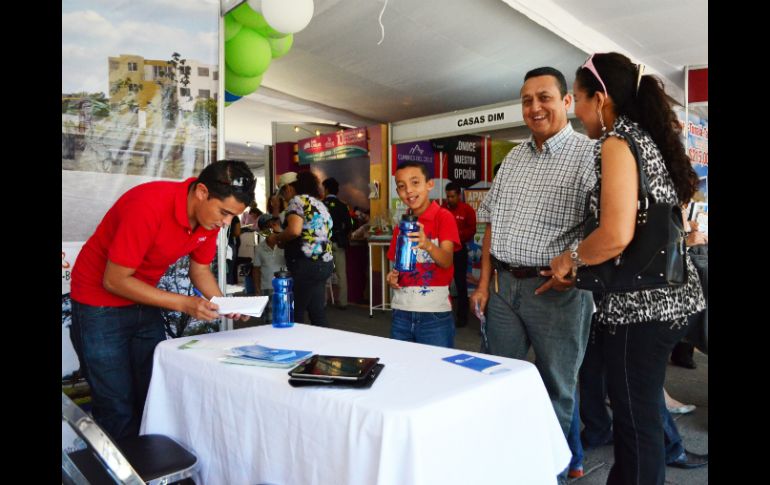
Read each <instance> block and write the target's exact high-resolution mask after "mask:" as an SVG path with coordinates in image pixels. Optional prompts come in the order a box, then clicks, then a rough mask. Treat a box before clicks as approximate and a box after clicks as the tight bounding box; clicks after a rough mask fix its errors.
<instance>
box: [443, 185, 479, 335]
mask: <svg viewBox="0 0 770 485" xmlns="http://www.w3.org/2000/svg"><path fill="white" fill-rule="evenodd" d="M444 190H445V192H446V200H445V201H444V203H443V204H442V206H441V207H444V208H445V209H447V210H449V212H451V213H452V215H453V216H454V218H455V222H457V230H458V232H459V233H460V249H459V250H458V251H455V253H454V261H453V264H454V268H455V289H456V290H457V309H456V311H457V313H456V318H455V325H456V326H458V327H464V326H466V325H468V280H467V272H468V246H466V244H468V243H469V242H470V241H472V240H473V235H474V234H476V211H474V210H473V207H471V206H469V205H468V204H466V203H465V202H463V201H461V200H460V186H459V185H457V184H456V183H454V182H449V183H448V184H447V185H446V189H444Z"/></svg>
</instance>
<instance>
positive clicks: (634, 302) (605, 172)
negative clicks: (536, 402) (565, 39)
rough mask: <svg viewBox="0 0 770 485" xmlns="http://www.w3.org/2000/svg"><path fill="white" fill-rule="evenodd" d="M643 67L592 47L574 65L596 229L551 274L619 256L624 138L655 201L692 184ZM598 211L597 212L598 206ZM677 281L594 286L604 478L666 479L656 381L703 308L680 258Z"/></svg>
mask: <svg viewBox="0 0 770 485" xmlns="http://www.w3.org/2000/svg"><path fill="white" fill-rule="evenodd" d="M643 71H644V66H643V65H641V64H639V65H637V64H633V63H632V62H631V60H630V59H628V58H627V57H626V56H623V55H621V54H618V53H614V52H613V53H606V54H594V55H592V56H591V57H590V58H589V59H588V61H586V63H585V64H583V66H582V67H580V68H579V69H578V70H577V73H576V79H575V83H574V86H573V87H574V91H575V115H576V116H577V117H578V118H580V121H582V122H583V125H584V126H585V128H586V130H587V132H588V136H590V137H591V138H594V139H599V143H597V144H596V147H595V149H594V159H595V164H596V174H597V179H598V182H597V185H596V187H595V188H594V189H593V191H592V192H591V196H590V210H591V212H592V213H593V214H594V215H595V216H596V215H597V214H598V213H599V212H601V219H600V221H599V227H598V228H597V229H596V230H594V231H593V232H592V233H591V234H589V235H588V237H586V238H585V239H584V240H583V241H581V242H580V244H579V245H577V246H575V247H573V248H570V249H568V250H567V251H565V252H564V253H562V254H561V255H559V256H557V257H555V258H554V259H553V260H552V261H551V269H552V270H553V277H554V278H556V279H557V280H558V281H560V282H563V283H567V282H570V281H573V280H574V278H573V276H574V275H575V271H576V269H577V267H578V266H582V265H596V264H600V263H603V262H605V261H607V260H610V259H612V258H615V257H616V256H618V255H619V254H620V253H621V252H622V251H623V250H624V249H625V248H626V247H627V246H628V244H629V243H630V242H631V240H632V239H633V237H634V229H635V227H636V210H637V193H638V192H637V191H638V186H639V180H638V179H639V177H638V175H637V168H636V161H635V159H634V155H633V154H632V152H631V149H630V148H629V144H628V142H627V140H633V141H634V142H636V144H637V146H638V147H639V154H640V155H639V156H640V158H641V160H640V162H641V164H642V169H643V170H644V173H645V175H646V177H647V179H648V180H649V183H650V188H651V194H652V196H653V197H654V199H655V200H656V201H658V202H668V203H677V204H682V203H683V202H686V201H689V200H690V199H691V198H692V196H693V194H694V193H695V191H696V190H697V188H698V176H697V175H696V173H695V171H694V170H693V169H692V165H691V164H690V160H689V159H688V157H687V155H686V153H685V150H684V147H683V145H682V141H681V139H680V132H681V128H680V126H679V123H678V121H677V118H676V115H675V114H674V112H673V111H672V110H671V107H670V105H669V104H668V101H667V99H666V95H665V92H664V91H663V85H662V83H661V82H660V80H658V79H657V78H655V77H652V76H644V75H643ZM599 209H601V210H599ZM685 261H686V264H687V274H688V279H687V281H686V282H685V284H683V285H681V286H670V287H665V288H659V289H653V290H639V291H632V292H627V293H605V294H598V293H594V299H595V300H596V313H595V314H594V329H593V333H594V336H593V338H592V343H590V344H589V347H591V346H595V348H594V349H593V350H594V351H596V352H600V353H601V356H602V358H603V366H604V371H605V374H606V378H607V390H608V393H609V396H610V401H611V402H612V411H613V416H612V426H613V430H614V431H613V437H614V448H615V463H614V464H613V466H612V469H611V470H610V474H609V477H608V478H607V483H608V484H634V485H648V484H649V485H655V484H660V485H662V484H663V482H664V480H665V466H666V461H665V456H664V447H663V422H662V415H661V407H662V399H663V382H664V379H665V372H666V364H667V361H668V356H669V354H670V353H671V349H672V348H673V347H674V344H676V342H678V341H679V340H680V339H681V338H682V337H683V336H684V335H685V334H686V333H687V316H688V315H691V314H693V313H696V312H698V311H700V310H702V309H703V308H704V306H705V302H704V299H703V293H702V291H701V287H700V283H699V280H698V273H697V272H696V270H695V268H694V266H693V264H692V261H690V258H689V256H685Z"/></svg>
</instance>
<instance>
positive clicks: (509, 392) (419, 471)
mask: <svg viewBox="0 0 770 485" xmlns="http://www.w3.org/2000/svg"><path fill="white" fill-rule="evenodd" d="M196 338H197V339H198V342H197V343H195V344H194V345H191V346H189V348H186V349H180V348H179V347H180V344H185V343H186V342H189V341H190V339H180V340H177V341H170V340H169V341H166V342H163V343H161V344H159V345H158V347H157V349H156V352H155V360H154V366H153V370H152V375H153V378H152V383H151V384H150V390H149V393H148V396H147V404H146V407H145V412H144V417H143V420H142V426H141V431H140V432H141V433H143V434H144V433H161V434H165V435H167V436H170V437H172V438H174V439H176V440H177V441H179V442H181V443H183V444H186V445H189V446H190V447H192V448H193V449H195V452H196V454H197V455H198V458H199V460H200V476H201V479H202V482H203V483H206V484H208V485H218V484H235V483H286V484H288V483H298V484H304V483H320V484H327V483H329V484H331V483H334V484H340V485H345V484H351V485H357V484H377V483H380V484H391V483H398V484H402V485H411V484H414V485H421V484H434V483H435V484H439V483H440V484H443V485H451V484H458V485H459V484H468V483H522V484H524V483H525V484H528V485H538V484H553V483H555V477H556V475H557V474H558V473H559V472H560V471H562V470H563V469H564V468H565V467H566V466H567V464H568V462H569V458H570V451H569V448H568V446H567V442H566V440H565V439H564V434H563V433H562V431H561V427H560V426H559V423H558V420H557V419H556V415H555V413H554V411H553V406H552V405H551V402H550V399H549V397H548V393H547V392H546V390H545V386H544V385H543V382H542V380H541V378H540V375H539V373H538V371H537V368H536V367H535V366H534V365H533V364H531V363H529V362H524V361H521V360H514V359H507V358H504V357H495V358H494V360H495V361H497V362H499V363H500V364H501V365H502V366H504V367H507V368H509V369H510V371H507V372H502V373H499V374H495V375H485V374H483V373H481V372H473V371H469V370H468V369H466V368H464V367H461V366H459V365H455V364H453V363H449V362H446V361H444V360H442V359H444V358H446V357H449V356H453V355H456V354H457V350H455V349H447V348H442V347H435V346H429V345H420V344H415V343H411V342H403V341H399V340H392V339H384V338H380V337H373V336H369V335H363V334H359V333H353V332H344V331H340V330H334V329H330V328H321V327H314V326H310V325H302V324H296V325H294V326H293V327H291V328H288V329H276V328H273V327H270V326H260V327H252V328H246V329H241V330H235V331H230V332H219V333H216V334H209V335H204V336H200V337H196ZM254 341H259V342H260V343H261V344H263V345H266V346H270V347H274V348H296V349H307V350H311V351H313V352H314V353H317V354H327V355H337V356H340V355H342V356H345V355H358V356H366V357H379V359H380V360H379V362H380V363H381V364H384V365H385V367H384V369H382V372H381V374H380V375H379V377H378V378H377V381H376V382H375V383H374V385H372V386H371V387H370V388H368V389H341V388H323V387H299V388H295V387H292V386H290V385H289V382H288V381H289V376H288V375H287V371H286V369H276V368H268V367H261V366H243V365H228V364H224V363H222V362H220V361H219V360H218V359H219V357H222V356H223V355H224V354H225V353H226V352H227V351H226V350H225V349H226V348H228V347H237V346H239V345H244V344H248V343H253V342H254ZM473 354H474V355H476V356H477V357H481V355H480V354H475V353H473ZM180 394H183V395H184V396H186V397H185V398H182V399H180ZM212 410H236V411H235V412H212ZM480 411H481V412H480ZM447 423H451V425H447ZM512 430H513V431H512ZM223 444H226V446H223ZM501 457H504V459H501Z"/></svg>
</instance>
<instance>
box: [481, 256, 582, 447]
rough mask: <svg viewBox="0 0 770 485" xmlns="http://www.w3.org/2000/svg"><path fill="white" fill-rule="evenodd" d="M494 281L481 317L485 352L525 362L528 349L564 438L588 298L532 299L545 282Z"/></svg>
mask: <svg viewBox="0 0 770 485" xmlns="http://www.w3.org/2000/svg"><path fill="white" fill-rule="evenodd" d="M493 278H494V276H493ZM498 281H499V291H498V292H495V288H494V283H493V284H492V285H490V286H491V288H490V292H489V293H490V294H489V303H488V304H487V311H486V317H487V337H488V340H489V351H490V353H491V354H494V355H500V356H503V357H510V358H514V359H520V360H525V359H526V358H527V352H528V351H529V347H530V346H532V347H533V348H534V351H535V366H536V367H537V369H538V371H539V372H540V376H541V377H542V379H543V383H544V384H545V388H546V389H547V390H548V395H549V397H550V398H551V404H553V408H554V411H555V412H556V417H557V418H558V419H559V424H560V425H561V429H562V431H563V432H564V436H565V438H566V437H567V436H568V435H569V430H570V426H571V424H572V413H573V411H574V408H575V386H576V383H577V375H578V369H579V368H580V363H581V362H582V361H583V354H584V353H585V349H586V343H587V341H588V331H589V329H590V322H591V313H592V311H593V305H592V303H591V293H589V292H587V291H585V290H578V289H575V288H572V289H569V290H567V291H555V290H549V291H547V292H545V293H543V294H542V295H535V289H537V288H538V287H539V286H541V285H542V284H543V283H545V282H546V281H547V278H544V277H534V278H514V277H513V275H511V273H509V272H508V271H499V272H498Z"/></svg>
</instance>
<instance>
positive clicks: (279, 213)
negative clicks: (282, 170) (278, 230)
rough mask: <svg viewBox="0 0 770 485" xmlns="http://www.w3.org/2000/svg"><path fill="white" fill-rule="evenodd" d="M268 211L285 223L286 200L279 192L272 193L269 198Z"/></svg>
mask: <svg viewBox="0 0 770 485" xmlns="http://www.w3.org/2000/svg"><path fill="white" fill-rule="evenodd" d="M286 173H294V172H286ZM279 190H280V189H279ZM267 213H268V214H270V215H273V216H275V217H277V218H279V219H280V220H281V224H283V219H284V217H285V216H286V201H285V200H284V199H283V197H281V196H280V195H279V194H278V192H276V193H275V194H273V195H271V196H270V198H269V199H268V200H267Z"/></svg>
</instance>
